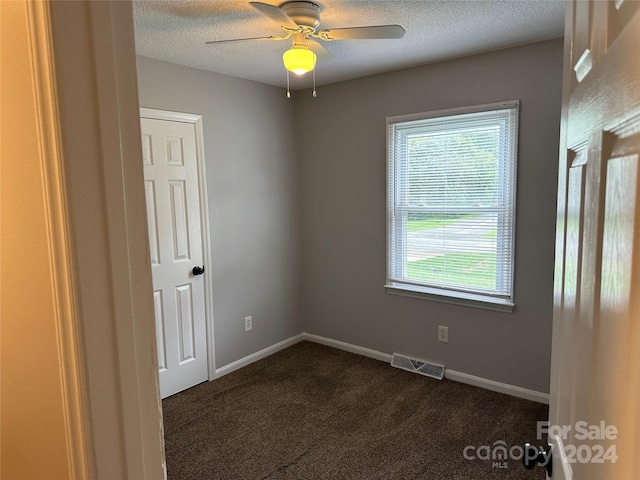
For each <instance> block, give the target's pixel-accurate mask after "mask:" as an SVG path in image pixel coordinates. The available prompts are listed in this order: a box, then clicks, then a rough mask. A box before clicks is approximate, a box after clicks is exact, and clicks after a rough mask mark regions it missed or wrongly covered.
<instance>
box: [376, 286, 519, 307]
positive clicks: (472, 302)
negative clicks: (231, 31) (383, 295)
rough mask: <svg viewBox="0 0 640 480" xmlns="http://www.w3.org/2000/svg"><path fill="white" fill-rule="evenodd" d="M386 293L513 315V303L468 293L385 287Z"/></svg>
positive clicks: (407, 287)
mask: <svg viewBox="0 0 640 480" xmlns="http://www.w3.org/2000/svg"><path fill="white" fill-rule="evenodd" d="M384 288H385V290H386V291H387V293H390V294H392V295H402V296H405V297H412V298H419V299H421V300H432V301H434V302H442V303H451V304H453V305H461V306H464V307H474V308H482V309H484V310H494V311H496V312H504V313H513V310H514V308H515V306H516V305H515V303H511V302H508V301H506V300H500V299H497V298H495V299H494V298H488V297H483V296H482V295H473V294H470V293H464V294H463V293H460V294H458V295H456V296H453V295H451V294H447V293H444V291H442V290H438V289H435V288H420V287H414V288H412V287H410V286H407V285H403V286H399V285H385V286H384Z"/></svg>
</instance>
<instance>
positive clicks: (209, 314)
mask: <svg viewBox="0 0 640 480" xmlns="http://www.w3.org/2000/svg"><path fill="white" fill-rule="evenodd" d="M140 118H148V119H151V120H165V121H170V122H181V123H189V124H192V125H193V126H194V130H195V135H196V165H197V169H198V199H199V202H200V225H201V227H202V228H201V230H200V231H201V235H200V236H201V238H200V240H201V241H202V258H203V262H204V265H206V268H207V269H208V272H209V275H204V279H203V280H204V313H205V326H206V329H207V376H208V378H209V381H211V380H213V379H214V378H215V372H216V365H215V360H216V356H215V342H214V339H215V336H214V321H213V275H212V273H213V269H212V268H211V265H212V261H211V260H212V257H211V232H210V229H209V199H208V195H207V175H206V162H205V159H204V131H203V128H202V115H198V114H194V113H184V112H172V111H169V110H158V109H155V108H146V107H140Z"/></svg>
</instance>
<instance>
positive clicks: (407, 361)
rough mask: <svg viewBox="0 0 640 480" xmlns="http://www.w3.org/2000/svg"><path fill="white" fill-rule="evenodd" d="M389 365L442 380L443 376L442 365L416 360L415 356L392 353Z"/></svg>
mask: <svg viewBox="0 0 640 480" xmlns="http://www.w3.org/2000/svg"><path fill="white" fill-rule="evenodd" d="M391 366H392V367H396V368H401V369H402V370H407V371H409V372H413V373H419V374H420V375H425V376H427V377H431V378H437V379H438V380H442V379H443V378H444V365H438V364H437V363H431V362H425V361H424V360H418V359H415V358H411V357H407V356H406V355H400V354H399V353H394V354H393V356H392V357H391Z"/></svg>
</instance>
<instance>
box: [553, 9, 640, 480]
mask: <svg viewBox="0 0 640 480" xmlns="http://www.w3.org/2000/svg"><path fill="white" fill-rule="evenodd" d="M639 5H640V2H630V1H628V0H627V1H621V0H616V1H606V2H605V1H594V0H589V1H572V2H569V3H568V4H567V17H566V29H565V69H564V76H565V78H564V82H565V83H564V87H563V114H562V126H561V142H562V144H561V152H564V153H561V156H560V168H559V182H558V222H557V239H556V269H555V294H554V329H553V353H552V385H551V401H550V414H549V420H550V424H551V425H552V427H551V430H550V434H549V439H550V442H551V443H552V444H553V446H554V471H553V479H554V480H556V479H558V478H559V479H561V480H564V479H570V478H573V479H580V480H582V479H602V480H605V479H606V480H616V479H620V480H623V479H631V478H640V466H639V465H638V464H637V462H636V460H635V456H636V455H637V452H638V451H640V415H639V414H638V408H639V407H638V405H639V404H640V394H639V392H640V373H639V371H640V369H639V368H638V366H639V365H640V349H639V348H638V347H639V346H640V324H639V323H640V313H639V312H640V310H639V307H640V305H638V298H640V285H639V283H638V281H639V280H640V221H639V219H640V213H639V210H640V208H639V207H638V201H639V182H638V159H639V154H640V133H639V132H640V56H639V55H638V54H637V49H638V46H640V13H639V11H640V9H639V8H638V6H639ZM602 422H604V423H602ZM603 426H604V428H603ZM562 429H564V431H563V430H562ZM585 429H586V430H588V431H590V432H591V435H585ZM585 436H586V437H587V438H584V437H585Z"/></svg>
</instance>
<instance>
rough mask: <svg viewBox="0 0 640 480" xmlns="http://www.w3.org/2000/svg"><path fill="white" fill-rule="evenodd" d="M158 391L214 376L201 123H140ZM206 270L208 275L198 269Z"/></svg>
mask: <svg viewBox="0 0 640 480" xmlns="http://www.w3.org/2000/svg"><path fill="white" fill-rule="evenodd" d="M141 127H142V157H143V162H144V178H145V194H146V200H147V216H148V225H149V245H150V250H151V271H152V275H153V297H154V304H155V315H156V335H157V344H158V364H159V374H160V394H161V397H162V398H165V397H167V396H169V395H173V394H174V393H177V392H180V391H182V390H184V389H186V388H189V387H192V386H194V385H197V384H198V383H201V382H204V381H206V380H207V379H208V371H207V335H206V316H205V288H204V275H207V273H208V272H207V266H206V265H203V258H204V256H203V238H202V225H201V215H200V196H199V183H198V165H197V147H196V134H195V125H194V124H193V123H184V122H178V121H168V120H158V119H151V118H142V119H141ZM199 268H203V269H204V271H205V273H204V274H202V273H200V271H199V270H198V269H199Z"/></svg>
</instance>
